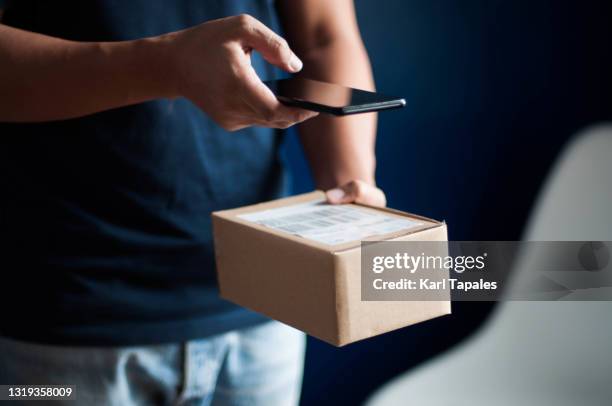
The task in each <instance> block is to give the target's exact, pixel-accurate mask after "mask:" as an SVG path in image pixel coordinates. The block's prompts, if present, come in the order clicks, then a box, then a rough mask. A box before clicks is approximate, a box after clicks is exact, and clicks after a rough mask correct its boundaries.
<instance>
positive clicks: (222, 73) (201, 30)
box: [0, 15, 316, 130]
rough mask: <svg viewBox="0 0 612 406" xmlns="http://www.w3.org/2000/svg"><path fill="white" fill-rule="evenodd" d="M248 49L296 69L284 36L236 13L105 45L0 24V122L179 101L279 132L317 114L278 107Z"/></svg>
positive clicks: (234, 126)
mask: <svg viewBox="0 0 612 406" xmlns="http://www.w3.org/2000/svg"><path fill="white" fill-rule="evenodd" d="M253 50H256V51H258V52H260V53H261V54H262V55H263V57H264V58H265V59H266V60H267V61H268V62H270V63H272V64H274V65H276V66H278V67H280V68H282V69H284V70H286V71H289V72H297V71H299V70H300V69H301V68H302V62H301V61H300V60H299V59H298V58H297V57H296V56H295V54H294V53H293V51H291V49H290V48H289V46H288V45H287V42H286V41H285V40H284V39H283V38H281V37H279V36H278V35H276V34H275V33H274V32H272V31H271V30H270V29H268V28H267V27H266V26H265V25H263V24H262V23H260V22H259V21H257V20H255V19H254V18H253V17H249V16H245V15H241V16H236V17H228V18H224V19H220V20H214V21H209V22H206V23H203V24H200V25H198V26H196V27H193V28H190V29H186V30H182V31H177V32H173V33H169V34H164V35H160V36H156V37H149V38H143V39H136V40H131V41H114V42H79V41H68V40H64V39H60V38H54V37H49V36H47V35H42V34H37V33H34V32H28V31H24V30H20V29H18V28H14V27H9V26H6V25H3V24H0V67H1V69H0V71H1V72H2V75H0V76H1V80H0V121H8V122H36V121H51V120H65V119H70V118H75V117H82V116H85V115H88V114H92V113H97V112H100V111H104V110H109V109H114V108H118V107H123V106H129V105H132V104H137V103H142V102H145V101H149V100H154V99H159V98H174V97H181V96H184V97H187V98H189V99H190V100H191V101H193V102H194V103H195V104H196V105H198V106H199V107H200V108H201V109H202V110H204V112H206V113H207V114H208V115H210V117H211V118H212V119H213V120H214V121H215V122H216V123H218V124H219V125H220V126H221V127H223V128H225V129H227V130H238V129H240V128H244V127H248V126H252V125H260V126H265V127H280V128H285V127H288V126H290V125H292V124H295V123H298V122H300V121H303V120H305V119H307V118H309V117H312V116H314V115H316V113H312V112H309V111H306V110H301V109H297V108H290V107H286V106H283V105H281V104H280V103H279V102H278V100H277V99H276V97H275V96H274V95H273V94H272V91H270V89H268V88H267V87H266V86H265V85H264V84H263V83H262V81H261V80H260V79H259V77H258V76H257V74H256V73H255V70H254V69H253V67H252V66H251V53H252V51H253Z"/></svg>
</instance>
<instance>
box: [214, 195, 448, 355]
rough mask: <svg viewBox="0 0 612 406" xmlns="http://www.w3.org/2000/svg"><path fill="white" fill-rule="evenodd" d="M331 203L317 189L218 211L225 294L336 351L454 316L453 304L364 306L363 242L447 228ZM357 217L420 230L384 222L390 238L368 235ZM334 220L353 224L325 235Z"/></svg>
mask: <svg viewBox="0 0 612 406" xmlns="http://www.w3.org/2000/svg"><path fill="white" fill-rule="evenodd" d="M324 197H325V195H324V193H323V192H320V191H316V192H312V193H307V194H303V195H299V196H294V197H289V198H285V199H279V200H275V201H271V202H266V203H261V204H256V205H253V206H247V207H241V208H237V209H232V210H224V211H219V212H215V213H213V215H212V220H213V228H214V241H215V255H216V260H217V273H218V279H219V287H220V292H221V296H222V297H223V298H225V299H227V300H229V301H232V302H234V303H236V304H239V305H241V306H244V307H246V308H249V309H251V310H254V311H256V312H259V313H262V314H264V315H266V316H268V317H271V318H273V319H276V320H279V321H281V322H283V323H286V324H288V325H290V326H293V327H295V328H297V329H299V330H302V331H304V332H306V333H308V334H310V335H312V336H314V337H317V338H319V339H321V340H323V341H326V342H328V343H330V344H333V345H336V346H342V345H345V344H348V343H351V342H354V341H358V340H362V339H364V338H368V337H371V336H375V335H378V334H382V333H385V332H387V331H391V330H395V329H398V328H401V327H405V326H409V325H411V324H415V323H419V322H421V321H424V320H428V319H431V318H434V317H437V316H441V315H445V314H449V313H450V301H379V302H374V301H362V300H361V272H360V269H361V256H360V249H361V243H360V240H363V239H374V240H388V241H408V240H414V241H446V240H447V231H446V225H445V224H444V223H443V222H439V221H435V220H432V219H428V218H424V217H420V216H415V215H412V214H408V213H403V212H400V211H397V210H392V209H387V208H373V207H367V206H361V205H342V206H330V205H324V204H321V202H322V201H323V200H324ZM313 206H316V208H313ZM325 208H334V209H336V208H340V209H339V210H338V211H326V212H322V211H321V209H325ZM308 211H310V212H308ZM302 212H308V213H307V217H306V218H305V217H304V216H303V215H302V214H300V213H302ZM334 213H335V214H334ZM326 214H327V216H326ZM329 214H333V215H334V217H330V216H329ZM354 214H355V215H356V216H357V217H359V216H364V217H367V216H370V215H371V216H373V218H378V216H380V215H383V216H387V217H389V216H391V217H394V218H397V219H398V223H399V224H400V226H401V224H402V222H406V223H409V222H414V223H418V225H416V226H414V224H412V227H410V228H408V229H406V227H404V228H403V229H393V227H391V229H389V227H388V226H387V225H385V224H384V223H383V224H382V226H378V227H379V229H378V232H379V233H382V234H377V235H369V236H363V235H360V233H362V230H361V228H360V227H353V228H350V229H349V228H348V227H349V226H348V224H352V223H351V222H352V221H355V220H354V217H355V216H354ZM308 216H311V217H308ZM313 216H314V217H313ZM316 216H318V217H316ZM304 219H305V220H304ZM298 220H299V221H298ZM321 220H322V221H323V223H321V222H320V221H321ZM328 220H330V221H331V220H333V221H335V222H339V221H343V222H344V221H346V222H345V223H344V224H347V226H346V227H344V224H342V226H340V225H338V224H337V225H336V226H335V229H336V230H338V232H336V233H335V234H334V233H333V232H331V233H330V232H327V234H326V233H325V232H321V230H325V229H327V230H330V229H333V228H332V227H329V223H330V221H328ZM300 221H301V222H300ZM393 221H395V220H393ZM393 221H391V223H393ZM304 224H307V225H309V226H311V225H312V224H315V226H314V228H312V227H304ZM326 224H327V225H328V226H327V228H326V227H325V225H326ZM387 224H389V223H387ZM319 225H321V226H322V228H320V226H319ZM318 227H319V228H318ZM380 227H382V228H380ZM385 227H386V228H385ZM364 228H365V227H364ZM395 228H397V226H396V227H395ZM374 231H375V232H376V228H374ZM347 232H348V234H347ZM369 232H370V233H371V232H372V231H369ZM317 233H319V234H317Z"/></svg>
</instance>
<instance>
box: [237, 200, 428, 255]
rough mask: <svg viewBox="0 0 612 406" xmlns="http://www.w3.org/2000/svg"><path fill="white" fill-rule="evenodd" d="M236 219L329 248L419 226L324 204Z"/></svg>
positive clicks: (396, 218)
mask: <svg viewBox="0 0 612 406" xmlns="http://www.w3.org/2000/svg"><path fill="white" fill-rule="evenodd" d="M238 217H239V218H241V219H243V220H247V221H252V222H254V223H257V224H261V225H263V226H266V227H269V228H272V229H274V230H279V231H284V232H286V233H290V234H294V235H298V236H300V237H303V238H307V239H309V240H313V241H317V242H320V243H324V244H329V245H334V244H343V243H346V242H350V241H359V240H361V239H363V238H366V237H372V236H376V235H382V234H388V233H392V232H395V231H399V230H409V229H411V228H415V227H418V226H420V225H422V224H423V223H420V222H418V221H416V220H410V219H407V218H406V219H403V218H398V217H395V216H390V215H388V214H385V213H383V212H376V211H373V210H367V209H364V208H361V207H359V206H354V205H329V204H326V203H325V201H324V200H315V201H311V202H307V203H300V204H295V205H292V206H285V207H279V208H275V209H268V210H262V211H258V212H254V213H247V214H241V215H239V216H238Z"/></svg>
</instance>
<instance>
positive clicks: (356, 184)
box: [325, 180, 387, 207]
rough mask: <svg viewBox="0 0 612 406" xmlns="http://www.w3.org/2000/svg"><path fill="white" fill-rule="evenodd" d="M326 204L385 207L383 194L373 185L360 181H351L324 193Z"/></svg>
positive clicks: (385, 199) (385, 201)
mask: <svg viewBox="0 0 612 406" xmlns="http://www.w3.org/2000/svg"><path fill="white" fill-rule="evenodd" d="M325 195H326V197H327V202H328V203H331V204H343V203H360V204H367V205H369V206H378V207H385V206H386V205H387V198H386V197H385V193H384V192H383V191H382V190H380V189H379V188H377V187H376V186H374V185H370V184H369V183H366V182H364V181H362V180H353V181H350V182H348V183H345V184H344V185H342V186H338V187H337V188H334V189H330V190H328V191H327V192H325Z"/></svg>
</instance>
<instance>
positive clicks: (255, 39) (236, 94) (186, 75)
mask: <svg viewBox="0 0 612 406" xmlns="http://www.w3.org/2000/svg"><path fill="white" fill-rule="evenodd" d="M167 38H168V39H169V42H168V43H169V45H170V47H171V50H170V63H171V64H172V65H173V67H174V72H175V73H176V76H177V78H178V81H177V83H176V86H177V94H178V95H180V96H185V97H187V98H189V99H190V100H191V101H192V102H194V103H195V104H196V105H197V106H199V107H200V108H201V109H202V110H204V111H205V112H206V113H207V114H208V115H209V116H210V117H211V118H212V119H213V120H214V121H215V122H216V123H217V124H219V125H220V126H221V127H223V128H224V129H226V130H229V131H235V130H239V129H241V128H244V127H249V126H252V125H259V126H264V127H274V128H287V127H289V126H291V125H293V124H296V123H299V122H301V121H304V120H306V119H308V118H311V117H314V116H316V115H317V113H314V112H310V111H307V110H302V109H298V108H292V107H287V106H284V105H282V104H281V103H280V102H279V101H278V100H277V99H276V97H275V96H274V94H273V93H272V91H271V90H270V89H269V88H268V87H267V86H266V85H264V84H263V83H262V81H261V80H260V78H259V77H258V76H257V74H256V73H255V70H254V69H253V67H252V66H251V53H252V51H253V50H255V51H258V52H259V53H261V55H262V56H263V58H264V59H265V60H266V61H268V62H269V63H271V64H273V65H276V66H278V67H279V68H281V69H284V70H285V71H287V72H292V73H295V72H298V71H300V70H301V69H302V61H300V59H299V58H298V57H297V56H296V55H295V54H294V53H293V51H292V50H291V49H290V48H289V45H288V44H287V41H285V40H284V39H283V38H282V37H280V36H278V35H277V34H275V33H274V32H273V31H272V30H270V29H269V28H268V27H266V26H265V25H264V24H262V23H261V22H259V21H258V20H256V19H255V18H253V17H251V16H248V15H239V16H234V17H228V18H223V19H219V20H213V21H209V22H206V23H203V24H201V25H199V26H196V27H193V28H190V29H187V30H184V31H179V32H175V33H171V34H168V35H167ZM171 71H172V70H171Z"/></svg>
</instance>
